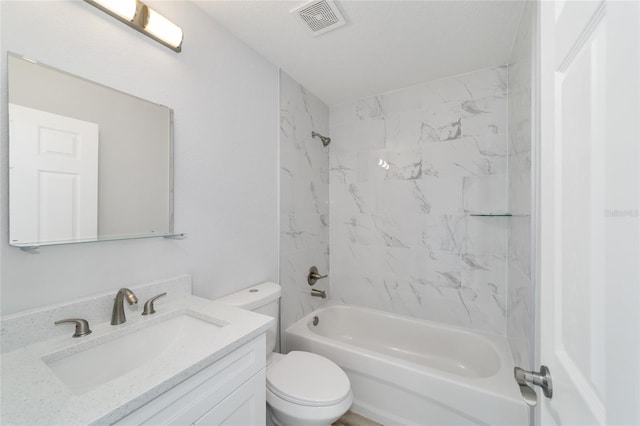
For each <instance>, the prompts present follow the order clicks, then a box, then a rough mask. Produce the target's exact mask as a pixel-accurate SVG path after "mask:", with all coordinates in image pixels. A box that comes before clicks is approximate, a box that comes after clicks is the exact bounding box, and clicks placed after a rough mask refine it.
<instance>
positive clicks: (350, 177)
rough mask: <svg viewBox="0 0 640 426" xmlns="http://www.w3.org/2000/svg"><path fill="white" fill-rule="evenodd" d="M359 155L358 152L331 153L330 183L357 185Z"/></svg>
mask: <svg viewBox="0 0 640 426" xmlns="http://www.w3.org/2000/svg"><path fill="white" fill-rule="evenodd" d="M358 156H359V153H357V152H341V151H337V152H334V151H332V152H331V156H330V172H329V174H330V183H331V184H336V183H356V182H360V179H359V177H358V176H359V163H358Z"/></svg>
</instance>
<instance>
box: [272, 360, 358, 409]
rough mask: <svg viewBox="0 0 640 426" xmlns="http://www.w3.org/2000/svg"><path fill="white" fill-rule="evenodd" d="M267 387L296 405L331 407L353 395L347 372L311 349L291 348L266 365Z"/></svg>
mask: <svg viewBox="0 0 640 426" xmlns="http://www.w3.org/2000/svg"><path fill="white" fill-rule="evenodd" d="M267 389H268V390H269V391H271V392H272V393H273V394H274V395H275V396H277V397H279V398H281V399H283V400H285V401H288V402H291V403H293V404H297V405H303V406H309V407H328V406H332V405H336V404H340V403H341V402H342V401H344V400H345V399H347V398H348V397H349V396H350V395H351V384H350V382H349V378H348V377H347V375H346V374H345V372H344V371H342V370H341V369H340V367H338V366H337V365H336V364H334V363H333V362H332V361H330V360H328V359H326V358H324V357H321V356H319V355H316V354H313V353H310V352H300V351H292V352H290V353H289V354H287V355H286V356H284V357H283V358H281V359H280V360H279V361H277V362H276V363H274V364H273V365H271V366H270V367H269V368H267Z"/></svg>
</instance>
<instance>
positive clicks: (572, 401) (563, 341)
mask: <svg viewBox="0 0 640 426" xmlns="http://www.w3.org/2000/svg"><path fill="white" fill-rule="evenodd" d="M539 17H540V21H539V23H540V26H539V31H540V32H539V36H540V52H539V54H540V57H539V59H540V107H541V108H540V120H541V121H540V148H541V150H540V167H539V172H540V186H539V191H540V192H539V212H538V213H539V217H540V233H539V237H540V241H539V248H540V251H539V259H540V263H539V268H540V269H539V286H540V287H539V288H540V301H539V302H540V303H539V304H538V310H537V315H538V319H539V326H540V335H539V343H540V353H539V359H538V361H539V363H540V364H545V365H547V366H548V367H549V369H550V371H551V375H552V378H553V388H554V389H553V397H552V398H551V399H548V398H544V397H543V396H542V394H541V393H540V394H539V398H540V399H539V401H540V403H539V404H538V407H539V408H538V411H537V412H536V414H537V423H538V422H539V423H541V424H543V425H548V424H558V425H588V424H600V425H604V424H607V425H609V424H625V425H638V424H640V251H639V245H640V233H639V200H640V179H639V170H640V149H639V147H640V131H639V128H640V124H639V123H640V83H639V81H640V66H639V58H640V3H639V2H638V1H637V0H630V1H566V2H560V1H556V2H551V1H542V2H541V3H540V15H539Z"/></svg>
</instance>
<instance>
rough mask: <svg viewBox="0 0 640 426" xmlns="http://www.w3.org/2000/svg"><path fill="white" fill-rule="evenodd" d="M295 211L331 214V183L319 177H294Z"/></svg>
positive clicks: (297, 213)
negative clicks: (308, 178) (318, 178)
mask: <svg viewBox="0 0 640 426" xmlns="http://www.w3.org/2000/svg"><path fill="white" fill-rule="evenodd" d="M293 204H294V208H293V212H292V213H294V214H296V215H300V214H317V215H325V216H326V215H328V214H329V185H328V183H324V182H322V181H319V180H317V179H313V180H307V179H305V178H297V177H296V178H294V179H293ZM283 213H284V212H283Z"/></svg>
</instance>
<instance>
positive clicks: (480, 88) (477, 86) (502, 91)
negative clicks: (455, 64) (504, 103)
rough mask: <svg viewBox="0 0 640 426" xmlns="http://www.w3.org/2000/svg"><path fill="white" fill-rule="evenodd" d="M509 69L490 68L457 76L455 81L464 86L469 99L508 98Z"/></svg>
mask: <svg viewBox="0 0 640 426" xmlns="http://www.w3.org/2000/svg"><path fill="white" fill-rule="evenodd" d="M507 73H508V69H507V67H497V68H489V69H486V70H481V71H476V72H470V73H467V74H462V75H459V76H455V77H454V80H456V81H458V82H460V83H461V84H463V85H464V87H465V89H466V91H467V92H468V93H469V98H465V99H464V100H469V99H483V98H487V97H502V98H505V97H506V96H507V91H508V90H507V89H508V87H507V85H508V84H507Z"/></svg>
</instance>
